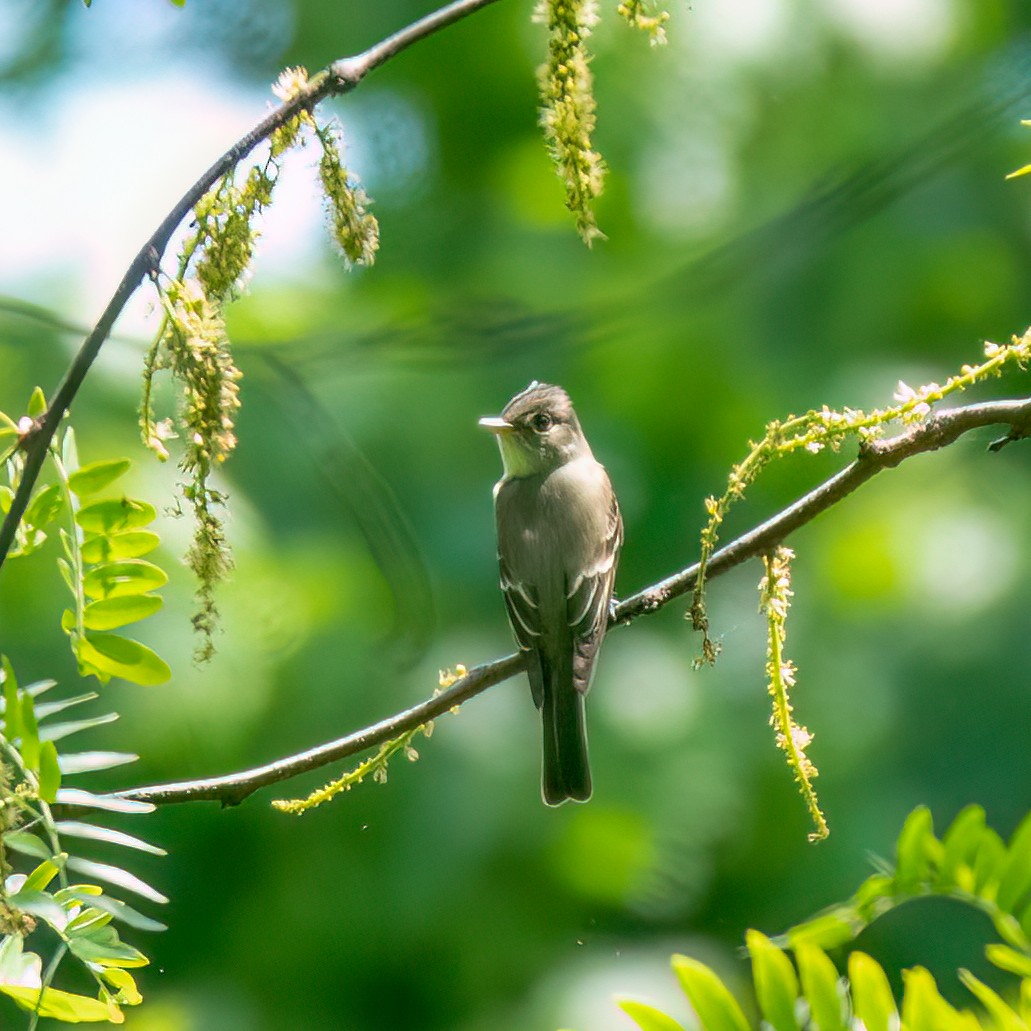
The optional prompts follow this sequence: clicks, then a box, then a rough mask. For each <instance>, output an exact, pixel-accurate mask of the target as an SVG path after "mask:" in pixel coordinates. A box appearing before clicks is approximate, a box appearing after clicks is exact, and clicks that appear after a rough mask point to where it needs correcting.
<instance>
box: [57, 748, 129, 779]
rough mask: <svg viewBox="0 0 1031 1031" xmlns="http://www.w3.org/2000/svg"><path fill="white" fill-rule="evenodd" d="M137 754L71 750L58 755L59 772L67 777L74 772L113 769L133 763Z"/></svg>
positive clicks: (94, 771)
mask: <svg viewBox="0 0 1031 1031" xmlns="http://www.w3.org/2000/svg"><path fill="white" fill-rule="evenodd" d="M137 759H139V756H138V755H133V754H132V753H131V752H72V753H70V754H67V753H66V754H65V755H61V756H58V763H59V764H60V767H61V773H62V774H63V775H64V776H66V777H68V776H71V775H73V774H76V773H96V772H97V771H98V770H113V769H114V768H115V767H116V766H124V765H125V764H126V763H134V762H136V760H137Z"/></svg>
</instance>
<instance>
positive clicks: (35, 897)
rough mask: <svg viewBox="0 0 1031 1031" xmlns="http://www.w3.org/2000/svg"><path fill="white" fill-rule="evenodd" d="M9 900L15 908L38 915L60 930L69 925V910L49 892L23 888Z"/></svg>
mask: <svg viewBox="0 0 1031 1031" xmlns="http://www.w3.org/2000/svg"><path fill="white" fill-rule="evenodd" d="M7 902H9V903H10V905H11V906H13V907H14V908H15V909H20V910H22V912H24V913H31V914H32V915H33V916H38V917H39V918H40V919H41V920H45V921H46V922H47V923H48V924H49V925H50V926H51V927H53V928H55V929H56V930H58V931H63V930H64V929H65V927H66V926H67V925H68V914H67V912H66V911H65V910H64V909H63V908H62V907H61V904H60V903H59V902H58V901H57V900H56V899H55V898H54V896H53V895H51V894H49V893H48V892H45V891H34V890H33V889H31V888H22V889H21V891H17V892H15V893H14V894H13V895H12V896H11V897H10V898H9V899H7Z"/></svg>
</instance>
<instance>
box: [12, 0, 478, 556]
mask: <svg viewBox="0 0 1031 1031" xmlns="http://www.w3.org/2000/svg"><path fill="white" fill-rule="evenodd" d="M496 2H497V0H456V2H455V3H451V4H448V5H447V6H445V7H442V8H440V9H439V10H437V11H434V12H433V13H432V14H429V15H427V16H426V17H425V18H421V19H419V20H418V21H416V22H413V23H412V24H411V25H409V26H407V27H406V28H404V29H402V30H401V31H400V32H396V33H394V34H393V35H392V36H388V37H387V38H386V39H384V40H381V41H380V42H379V43H377V44H375V45H374V46H371V47H369V49H368V50H365V51H363V52H362V53H360V54H358V55H357V56H355V57H347V58H343V59H341V60H339V61H334V62H333V64H331V65H330V66H329V67H328V68H326V69H324V70H323V71H321V72H319V73H318V74H316V75H314V76H312V78H311V80H310V81H309V83H308V88H307V89H306V90H304V91H303V92H301V93H300V94H299V95H298V96H296V97H294V98H293V99H292V100H289V101H287V102H286V103H284V104H281V105H280V106H279V107H277V108H276V109H275V110H274V111H272V112H271V113H270V114H269V115H268V116H267V117H266V118H264V119H263V120H262V121H261V122H259V123H258V125H256V126H255V127H254V128H253V129H251V131H250V132H248V133H247V134H246V135H244V136H243V137H241V138H240V139H239V140H238V141H237V142H236V143H235V144H233V146H232V147H230V148H229V149H228V150H227V151H226V152H225V153H224V154H223V155H222V156H221V157H220V158H219V159H218V160H217V161H216V162H215V163H214V164H213V165H212V166H211V167H210V168H209V169H208V170H207V171H206V172H205V173H204V174H203V175H202V176H201V177H200V178H199V179H198V180H197V181H196V182H195V183H194V184H193V186H191V187H190V189H189V190H187V191H186V193H185V194H183V196H182V197H181V198H180V200H179V201H178V202H177V203H176V205H175V207H173V208H172V210H171V211H170V212H169V213H168V214H167V215H166V216H165V218H164V219H163V220H162V222H161V224H160V225H159V226H158V227H157V229H156V230H155V231H154V233H153V235H152V236H151V237H150V239H148V240H147V242H146V243H145V244H144V245H143V246H142V247H141V248H140V250H139V253H138V254H137V255H136V257H135V258H133V260H132V262H131V264H130V265H129V268H128V269H127V270H126V272H125V275H124V276H123V277H122V281H121V282H120V283H119V284H118V289H117V290H115V292H114V296H112V298H111V300H110V301H109V302H108V304H107V307H106V308H105V309H104V311H103V314H102V315H101V316H100V319H99V320H98V321H97V324H96V325H95V326H94V327H93V330H92V331H91V332H90V333H89V335H88V336H87V337H86V339H85V340H84V341H83V343H82V346H81V347H80V348H79V351H78V353H77V354H76V355H75V357H74V358H73V359H72V362H71V364H70V365H69V366H68V369H67V371H66V372H65V375H64V378H63V379H62V380H61V383H60V384H59V386H58V388H57V391H56V392H55V393H54V395H53V397H52V398H51V399H50V404H49V407H48V408H47V410H46V411H45V412H44V413H43V414H42V415H41V416H40V417H39V418H38V419H37V420H36V421H35V423H34V424H33V426H32V428H31V429H30V430H29V431H28V432H27V433H26V434H25V435H24V436H23V438H22V440H21V445H20V446H21V448H22V450H23V451H24V452H25V465H24V468H23V470H22V474H21V482H20V483H19V485H18V490H17V491H16V493H15V496H14V498H13V499H12V501H11V507H10V510H9V511H8V512H7V515H6V517H5V518H4V521H3V525H0V568H2V567H3V564H4V561H5V560H6V558H7V555H8V552H10V550H11V546H12V545H13V543H14V537H15V533H16V531H17V528H18V523H19V522H20V521H21V518H22V516H23V515H24V514H25V509H26V508H27V507H28V503H29V498H30V496H31V494H32V490H33V487H34V486H35V484H36V481H37V479H38V478H39V474H40V470H41V469H42V467H43V462H44V460H45V459H46V455H47V448H49V446H50V442H51V441H52V440H53V439H54V434H55V433H56V432H57V428H58V426H59V425H60V423H61V420H62V419H63V418H64V415H65V412H67V411H68V409H69V407H70V406H71V404H72V401H74V400H75V396H76V394H78V392H79V388H80V387H81V386H82V383H83V380H84V379H85V378H86V374H87V373H88V372H89V370H90V368H91V367H92V365H93V362H94V361H95V360H96V358H97V355H98V354H99V353H100V349H101V347H103V345H104V342H105V341H106V340H107V338H108V337H109V336H110V334H111V330H112V328H113V327H114V324H115V322H116V321H117V320H118V317H119V316H120V315H121V313H122V311H123V310H124V308H125V306H126V304H128V303H129V298H131V297H132V295H133V294H134V293H135V292H136V288H137V287H138V286H139V285H140V283H141V282H142V281H143V279H144V277H145V276H154V275H156V274H157V271H158V266H159V264H160V262H161V258H162V256H163V255H164V253H165V249H166V248H167V247H168V242H169V240H170V239H171V238H172V234H173V233H174V232H175V230H176V229H177V228H178V226H179V224H180V223H181V222H182V221H183V219H184V218H186V216H187V215H188V214H189V213H190V212H191V211H192V210H193V208H194V206H195V205H196V204H197V202H198V201H199V200H200V199H201V198H202V197H203V196H204V194H206V193H207V192H208V190H210V189H211V187H212V186H214V184H215V183H216V182H218V180H219V179H221V178H222V176H224V175H225V174H226V173H227V172H228V171H230V169H232V168H235V167H236V165H237V164H239V163H240V161H242V160H243V159H244V158H245V157H246V156H247V155H248V154H249V153H250V152H251V151H252V150H254V148H255V147H256V146H258V144H259V143H261V142H262V141H263V140H266V139H268V137H269V136H271V135H272V133H273V132H275V130H276V129H279V128H280V127H281V126H283V125H286V123H287V122H289V121H290V120H291V119H292V118H294V117H295V116H296V115H297V114H299V113H300V112H301V111H311V110H312V109H313V108H314V107H316V106H317V105H318V104H320V103H321V102H322V101H323V100H325V99H326V98H327V97H331V96H337V95H340V94H343V93H349V92H350V91H351V90H353V89H354V88H355V87H356V86H358V84H359V83H360V82H361V81H362V80H363V79H364V78H365V76H366V75H368V73H369V72H371V71H373V70H374V69H376V68H378V67H380V65H382V64H384V63H385V62H387V61H389V60H390V59H391V58H392V57H395V56H396V55H397V54H399V53H401V51H402V50H406V49H407V48H408V47H410V46H411V45H412V44H413V43H416V42H418V41H419V40H421V39H425V38H426V37H427V36H431V35H433V33H435V32H438V31H439V30H440V29H443V28H445V27H446V26H448V25H452V24H453V23H454V22H456V21H459V20H460V19H462V18H464V17H466V16H467V15H469V14H472V13H473V12H474V11H477V10H479V9H480V8H481V7H486V6H487V5H488V4H492V3H496Z"/></svg>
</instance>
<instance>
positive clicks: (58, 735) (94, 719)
mask: <svg viewBox="0 0 1031 1031" xmlns="http://www.w3.org/2000/svg"><path fill="white" fill-rule="evenodd" d="M116 719H118V713H117V712H106V713H104V714H103V715H101V716H90V717H89V719H85V720H66V721H65V722H63V723H45V724H44V725H43V726H42V727H40V730H39V736H40V739H41V740H43V741H60V740H62V738H66V737H70V736H71V735H72V734H77V733H78V732H79V731H80V730H90V729H92V728H93V727H102V726H103V725H104V724H105V723H114V721H115V720H116Z"/></svg>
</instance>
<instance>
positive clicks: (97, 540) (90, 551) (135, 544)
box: [82, 530, 161, 563]
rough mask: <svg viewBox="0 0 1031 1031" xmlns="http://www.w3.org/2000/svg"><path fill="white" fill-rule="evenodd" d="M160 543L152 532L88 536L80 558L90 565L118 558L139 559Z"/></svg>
mask: <svg viewBox="0 0 1031 1031" xmlns="http://www.w3.org/2000/svg"><path fill="white" fill-rule="evenodd" d="M160 543H161V538H160V537H159V536H158V535H157V534H156V533H154V531H153V530H123V531H122V532H121V533H112V534H90V535H89V536H88V537H87V538H86V539H85V540H84V541H83V544H82V557H83V559H85V561H87V562H90V563H97V562H111V561H113V560H115V559H120V558H140V557H141V556H142V555H147V554H149V553H150V552H152V551H153V550H154V549H155V548H156V547H157V546H158V545H159V544H160Z"/></svg>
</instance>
